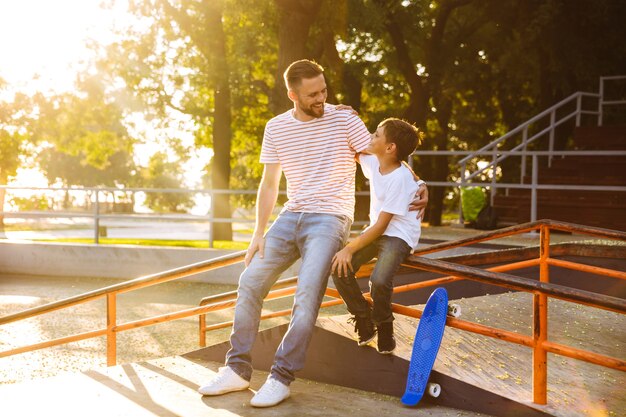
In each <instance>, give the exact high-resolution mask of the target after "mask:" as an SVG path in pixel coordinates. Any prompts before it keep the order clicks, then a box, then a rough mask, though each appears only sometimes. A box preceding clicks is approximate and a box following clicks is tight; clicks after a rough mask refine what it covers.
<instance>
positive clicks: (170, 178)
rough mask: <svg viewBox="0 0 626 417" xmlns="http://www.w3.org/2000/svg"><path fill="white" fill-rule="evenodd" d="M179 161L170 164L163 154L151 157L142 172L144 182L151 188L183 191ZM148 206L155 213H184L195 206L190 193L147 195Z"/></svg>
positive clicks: (159, 153)
mask: <svg viewBox="0 0 626 417" xmlns="http://www.w3.org/2000/svg"><path fill="white" fill-rule="evenodd" d="M178 165H179V164H178V161H173V162H170V161H168V157H167V155H166V154H165V153H163V152H157V153H155V154H154V155H152V156H151V157H150V162H149V163H148V166H147V167H146V168H143V169H142V170H141V172H140V175H141V178H142V182H143V183H144V184H145V185H146V186H147V187H150V188H168V189H182V186H181V184H182V182H183V179H182V176H181V173H180V170H179V169H178ZM146 205H147V206H148V207H149V208H151V209H152V210H155V211H169V212H175V213H177V212H184V211H185V210H187V209H190V208H191V207H192V206H193V199H192V198H191V195H189V194H188V193H175V192H169V193H152V192H151V193H147V194H146Z"/></svg>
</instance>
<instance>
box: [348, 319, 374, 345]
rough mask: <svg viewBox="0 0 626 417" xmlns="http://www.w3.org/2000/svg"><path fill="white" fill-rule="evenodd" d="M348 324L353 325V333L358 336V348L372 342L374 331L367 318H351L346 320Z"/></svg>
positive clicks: (372, 324)
mask: <svg viewBox="0 0 626 417" xmlns="http://www.w3.org/2000/svg"><path fill="white" fill-rule="evenodd" d="M348 323H354V331H355V332H356V333H357V334H358V335H359V340H358V344H359V346H365V345H367V344H368V343H369V342H371V341H372V340H374V336H376V329H375V328H374V323H372V320H371V319H370V318H369V317H358V316H352V317H350V318H349V319H348Z"/></svg>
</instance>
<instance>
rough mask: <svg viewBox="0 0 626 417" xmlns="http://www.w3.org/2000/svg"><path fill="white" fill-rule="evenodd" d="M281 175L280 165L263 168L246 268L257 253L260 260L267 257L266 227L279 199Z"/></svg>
mask: <svg viewBox="0 0 626 417" xmlns="http://www.w3.org/2000/svg"><path fill="white" fill-rule="evenodd" d="M281 173H282V170H281V167H280V164H265V167H264V168H263V177H262V178H261V184H259V191H258V192H257V197H256V220H255V225H254V233H253V234H252V240H251V241H250V245H249V246H248V251H247V252H246V257H245V259H244V263H245V265H246V267H247V266H248V265H250V261H251V260H252V257H253V256H254V254H255V253H256V252H257V251H258V252H259V257H260V258H263V256H264V255H265V227H266V226H267V223H268V222H269V220H270V216H271V214H272V211H273V210H274V206H275V205H276V200H277V199H278V185H279V184H280V175H281Z"/></svg>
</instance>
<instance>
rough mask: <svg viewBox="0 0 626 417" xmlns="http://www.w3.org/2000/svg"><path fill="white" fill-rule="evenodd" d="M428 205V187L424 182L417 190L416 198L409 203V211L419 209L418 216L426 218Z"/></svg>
mask: <svg viewBox="0 0 626 417" xmlns="http://www.w3.org/2000/svg"><path fill="white" fill-rule="evenodd" d="M427 205H428V187H426V184H424V183H422V184H421V185H420V186H419V188H418V189H417V192H416V193H415V198H414V199H413V201H411V203H410V204H409V211H417V218H418V219H420V220H424V213H425V212H426V206H427Z"/></svg>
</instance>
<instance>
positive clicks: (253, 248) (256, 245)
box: [243, 235, 265, 268]
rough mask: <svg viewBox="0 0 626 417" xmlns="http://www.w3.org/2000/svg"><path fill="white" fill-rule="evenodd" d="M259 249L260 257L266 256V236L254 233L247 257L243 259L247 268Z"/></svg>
mask: <svg viewBox="0 0 626 417" xmlns="http://www.w3.org/2000/svg"><path fill="white" fill-rule="evenodd" d="M257 251H258V252H259V258H261V259H263V257H264V256H265V237H264V236H263V235H254V236H253V237H252V240H251V241H250V245H248V251H247V252H246V257H245V258H244V260H243V262H244V264H245V265H246V268H247V267H248V265H250V262H251V261H252V257H253V256H254V254H255V253H256V252H257Z"/></svg>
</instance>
